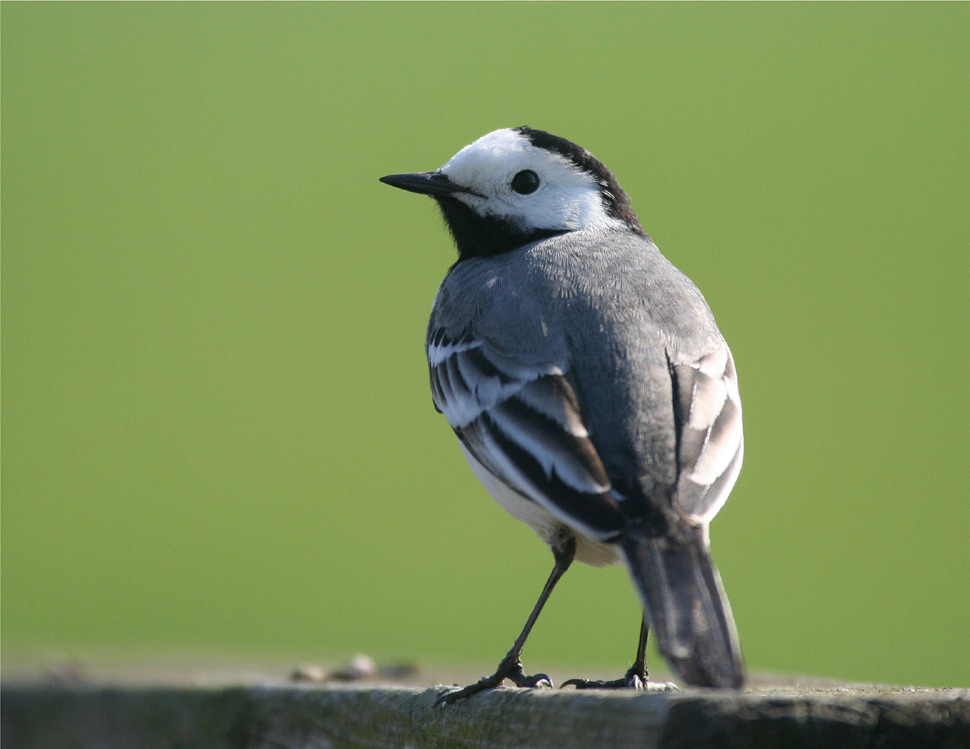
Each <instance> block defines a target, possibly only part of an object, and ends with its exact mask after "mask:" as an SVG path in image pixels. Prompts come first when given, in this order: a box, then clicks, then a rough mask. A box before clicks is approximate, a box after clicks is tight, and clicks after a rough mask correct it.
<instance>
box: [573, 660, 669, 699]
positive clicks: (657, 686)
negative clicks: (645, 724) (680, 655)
mask: <svg viewBox="0 0 970 749" xmlns="http://www.w3.org/2000/svg"><path fill="white" fill-rule="evenodd" d="M562 686H563V687H568V686H573V687H576V689H636V690H637V691H638V692H641V691H644V690H645V691H648V692H676V691H679V689H678V688H677V685H676V684H671V683H670V682H669V681H648V680H647V669H646V667H645V666H644V664H642V663H634V664H633V665H632V666H631V667H630V670H629V671H627V672H626V673H625V674H624V675H623V677H622V678H620V679H613V680H612V681H602V680H598V681H593V680H591V679H569V680H568V681H564V682H563V683H562Z"/></svg>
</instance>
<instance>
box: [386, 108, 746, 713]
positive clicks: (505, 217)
mask: <svg viewBox="0 0 970 749" xmlns="http://www.w3.org/2000/svg"><path fill="white" fill-rule="evenodd" d="M380 181H381V182H383V183H385V184H388V185H391V186H393V187H397V188H400V189H403V190H407V191H410V192H414V193H419V194H423V195H428V196H430V197H431V198H433V199H434V201H435V202H436V203H437V206H438V208H439V209H440V213H441V215H442V217H443V219H444V222H445V224H446V226H447V228H448V229H449V231H450V233H451V235H452V238H453V239H454V243H455V245H456V247H457V250H458V260H457V261H456V262H455V263H454V265H452V266H451V268H450V269H449V271H448V272H447V274H446V276H445V278H444V280H443V281H442V283H441V285H440V287H439V289H438V292H437V294H436V296H435V299H434V304H433V307H432V312H431V317H430V320H429V323H428V328H427V338H426V354H427V359H428V366H429V373H430V380H431V392H432V399H433V402H434V406H435V408H436V409H437V410H438V412H440V413H442V414H443V415H444V417H445V419H447V421H448V424H449V425H450V426H451V428H452V430H453V431H454V433H455V435H456V436H457V438H458V442H459V444H460V446H461V449H462V452H463V453H464V456H465V458H466V459H467V461H468V463H469V465H470V466H471V469H472V471H473V473H474V474H475V476H476V477H477V478H478V480H479V481H480V482H481V484H482V485H483V486H484V487H485V489H486V490H487V491H488V492H489V494H491V496H492V497H493V498H494V499H495V501H496V502H498V504H499V505H501V506H502V507H503V508H504V509H505V510H506V511H508V513H509V514H511V515H512V516H513V517H514V518H516V519H518V520H520V521H523V522H525V523H526V524H527V525H529V526H530V527H531V528H532V529H533V530H534V531H535V533H536V534H537V535H538V536H539V538H540V539H541V540H543V541H544V542H545V543H546V544H548V545H549V547H550V548H551V550H552V553H553V557H554V565H553V569H552V572H551V574H550V575H549V578H548V580H547V581H546V584H545V586H544V587H543V590H542V592H541V594H540V596H539V599H538V600H537V602H536V604H535V606H534V607H533V609H532V611H531V613H530V614H529V617H528V619H527V620H526V623H525V625H524V627H523V628H522V630H521V632H520V633H519V636H518V637H517V638H516V640H515V642H514V643H513V645H512V647H511V648H510V649H509V651H508V653H507V654H506V655H505V657H504V658H503V659H502V660H501V662H500V663H499V666H498V668H497V669H496V671H495V673H494V674H491V675H489V676H485V677H483V678H482V679H481V680H479V681H478V682H476V683H474V684H471V685H469V686H467V687H464V688H462V689H457V690H449V691H447V692H445V693H444V694H443V695H441V696H440V697H439V699H438V702H437V703H436V704H437V705H443V704H452V703H454V702H457V701H459V700H463V699H466V698H468V697H471V696H473V695H475V694H478V693H480V692H482V691H485V690H490V689H492V688H495V687H497V686H500V685H501V684H502V683H503V682H504V681H505V680H509V681H511V682H512V683H513V684H515V685H517V686H519V687H552V680H551V679H550V678H549V677H548V676H547V675H546V674H543V673H539V674H535V675H527V674H526V673H525V671H524V667H523V665H522V661H521V655H522V650H523V646H524V645H525V641H526V639H527V638H528V636H529V633H530V631H531V630H532V627H533V625H534V624H535V621H536V619H537V618H538V616H539V613H540V612H541V610H542V607H543V605H544V604H545V603H546V601H547V599H548V597H549V595H550V593H551V592H552V590H553V588H554V587H555V585H556V583H557V582H558V581H559V579H560V578H561V577H562V576H563V574H564V573H565V572H566V570H567V569H568V568H569V566H570V564H571V563H572V562H573V561H574V560H579V561H581V562H585V563H587V564H591V565H593V566H604V565H612V564H623V565H625V566H626V568H627V570H628V572H629V574H630V577H631V579H632V581H633V585H634V587H635V589H636V591H637V593H638V595H639V599H640V602H641V603H642V609H643V615H642V617H641V622H640V637H639V641H638V644H637V652H636V657H635V659H634V663H633V665H632V666H631V668H630V669H629V670H628V671H627V672H626V674H625V675H624V676H623V677H621V678H619V679H615V680H610V681H591V680H588V679H570V680H569V681H567V682H565V683H564V684H563V685H562V686H567V685H571V686H574V687H577V688H580V689H592V688H623V687H629V688H635V689H643V688H647V686H648V671H647V667H646V660H645V649H646V644H647V638H648V636H649V634H650V633H651V632H652V633H654V634H655V637H656V639H657V643H658V648H659V650H660V653H661V654H662V655H663V656H664V658H665V659H666V661H667V663H668V664H669V666H670V667H671V669H672V671H673V672H675V673H676V674H677V675H679V677H680V678H681V679H682V680H683V682H684V683H686V684H687V685H689V686H696V687H714V688H727V689H739V688H741V687H742V686H743V685H744V682H745V671H744V665H743V659H742V656H741V650H740V646H739V640H738V634H737V630H736V627H735V623H734V618H733V616H732V613H731V608H730V603H729V601H728V598H727V596H726V594H725V591H724V588H723V585H722V583H721V579H720V575H719V573H718V571H717V568H716V567H715V566H714V563H713V561H712V559H711V554H710V532H709V527H710V522H711V520H712V519H713V518H714V516H715V515H716V514H717V513H718V511H719V510H720V509H721V507H722V506H723V505H724V503H725V501H726V500H727V498H728V494H729V493H730V492H731V490H732V488H733V486H734V484H735V481H736V479H737V477H738V473H739V472H740V469H741V462H742V456H743V453H744V438H743V431H742V422H741V400H740V395H739V391H738V379H737V371H736V369H735V365H734V358H733V356H732V354H731V351H730V349H729V348H728V346H727V343H726V342H725V340H724V337H723V336H722V335H721V332H720V331H719V329H718V327H717V324H716V323H715V320H714V316H713V314H712V312H711V310H710V308H709V306H708V304H707V302H706V300H705V298H704V296H703V295H702V294H701V292H700V291H699V290H698V288H697V287H696V286H695V285H694V284H693V282H691V281H690V280H689V279H688V278H687V276H686V275H684V274H683V273H682V272H681V271H680V270H678V269H677V268H675V267H674V265H673V264H672V263H671V262H670V261H669V260H667V259H666V258H665V257H664V256H663V255H662V254H661V253H660V250H659V249H658V248H657V246H656V244H655V243H654V242H653V240H652V239H651V238H650V236H649V235H648V234H647V232H646V231H645V230H644V229H643V226H642V225H641V223H640V220H639V219H638V218H637V215H636V213H635V212H634V210H633V207H632V204H631V201H630V198H629V196H628V195H627V193H626V192H624V190H623V189H622V188H621V187H620V185H619V183H618V181H617V178H616V177H615V176H614V174H613V173H612V172H611V171H610V170H609V169H608V168H607V167H606V166H605V165H604V164H603V163H602V162H601V161H600V160H599V159H597V158H596V157H595V156H593V154H592V153H590V152H589V151H588V150H586V149H584V148H582V147H580V146H578V145H576V144H575V143H573V142H571V141H569V140H566V139H565V138H562V137H559V136H556V135H553V134H551V133H549V132H546V131H544V130H538V129H533V128H530V127H513V128H502V129H499V130H495V131H493V132H490V133H488V134H487V135H484V136H482V137H481V138H479V139H478V140H476V141H474V142H473V143H471V144H470V145H467V146H465V147H464V148H462V149H461V150H460V151H458V153H456V154H455V155H454V156H453V157H452V158H451V159H450V160H448V161H447V163H445V165H444V166H442V167H441V168H439V169H436V170H434V171H430V172H411V173H401V174H391V175H388V176H385V177H382V178H380Z"/></svg>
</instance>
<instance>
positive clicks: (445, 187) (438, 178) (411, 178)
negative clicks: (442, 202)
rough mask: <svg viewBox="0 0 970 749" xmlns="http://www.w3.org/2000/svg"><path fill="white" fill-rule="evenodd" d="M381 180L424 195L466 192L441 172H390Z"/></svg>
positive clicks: (386, 183)
mask: <svg viewBox="0 0 970 749" xmlns="http://www.w3.org/2000/svg"><path fill="white" fill-rule="evenodd" d="M381 182H383V183H384V184H385V185H391V186H392V187H400V188H401V189H402V190H408V191H409V192H418V193H421V194H422V195H451V194H452V193H455V192H466V191H464V190H462V188H461V187H459V186H458V185H456V184H455V183H454V182H452V181H451V180H450V179H448V177H446V176H445V175H444V174H442V173H441V172H415V173H412V174H388V175H387V176H386V177H381Z"/></svg>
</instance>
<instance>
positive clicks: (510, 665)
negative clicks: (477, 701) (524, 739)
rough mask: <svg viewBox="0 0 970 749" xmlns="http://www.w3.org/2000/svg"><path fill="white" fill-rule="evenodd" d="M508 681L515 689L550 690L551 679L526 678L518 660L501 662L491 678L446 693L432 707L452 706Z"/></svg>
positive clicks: (539, 675)
mask: <svg viewBox="0 0 970 749" xmlns="http://www.w3.org/2000/svg"><path fill="white" fill-rule="evenodd" d="M506 679H508V680H509V681H511V682H512V683H513V684H515V685H516V686H517V687H530V688H539V689H551V688H552V679H550V678H549V677H548V676H547V675H546V674H536V675H535V676H527V675H526V674H525V673H523V671H522V661H520V660H519V659H518V658H515V659H508V658H506V659H505V660H503V661H502V662H501V663H500V664H499V666H498V669H497V670H496V671H495V673H494V674H492V675H491V676H483V677H482V678H481V679H479V680H478V681H476V682H475V683H474V684H470V685H469V686H467V687H465V688H464V689H456V690H453V691H448V692H445V693H444V694H442V695H441V696H440V697H438V699H437V700H435V703H434V707H441V706H442V705H452V704H454V703H456V702H458V701H459V700H463V699H465V698H466V697H471V696H472V695H475V694H478V693H479V692H484V691H485V690H486V689H495V687H497V686H500V685H501V684H502V682H503V681H505V680H506Z"/></svg>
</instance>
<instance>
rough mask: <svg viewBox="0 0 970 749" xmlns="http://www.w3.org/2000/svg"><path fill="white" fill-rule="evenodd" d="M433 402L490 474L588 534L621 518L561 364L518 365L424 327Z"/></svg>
mask: <svg viewBox="0 0 970 749" xmlns="http://www.w3.org/2000/svg"><path fill="white" fill-rule="evenodd" d="M428 364H429V366H430V373H431V392H432V396H433V398H434V403H435V407H436V408H437V409H438V410H439V411H441V413H443V414H444V416H445V418H447V419H448V423H449V424H450V425H451V427H452V429H454V430H455V433H456V434H457V435H458V437H459V438H460V439H461V440H462V442H463V443H464V445H465V446H466V448H467V449H468V450H469V451H470V452H471V453H472V454H473V455H474V456H475V457H476V458H477V459H478V460H479V462H481V463H482V465H484V466H485V467H486V468H487V469H488V470H489V471H490V472H491V473H492V474H494V475H495V476H496V477H497V478H499V479H500V480H501V481H503V482H504V483H505V484H506V485H508V486H509V487H511V488H512V489H513V490H515V491H516V492H518V493H519V494H521V495H523V496H525V497H526V498H527V499H529V500H531V501H533V502H536V503H537V504H538V505H540V506H541V507H543V508H544V509H545V510H546V511H548V512H550V513H551V514H552V515H554V516H555V517H558V518H560V519H561V520H563V521H564V522H565V523H567V524H569V525H571V526H573V527H576V528H578V529H580V530H582V531H583V532H585V533H586V534H587V535H589V536H591V537H592V538H596V539H599V540H609V539H611V538H615V537H616V536H617V535H618V533H619V532H620V530H621V529H622V527H623V522H624V521H623V515H622V512H621V511H620V508H619V506H618V505H617V503H616V501H615V499H613V497H612V496H611V495H610V488H611V487H610V481H609V478H608V477H607V475H606V469H605V468H604V467H603V463H602V461H601V460H600V458H599V455H598V454H597V452H596V449H595V448H594V447H593V444H592V442H591V441H590V439H589V432H588V431H587V429H586V425H585V424H584V423H583V419H582V416H581V411H580V406H579V402H578V400H577V398H576V394H575V392H574V391H573V388H572V387H571V386H570V384H569V381H568V380H567V378H566V373H565V372H564V371H563V369H562V368H561V367H559V366H556V365H551V364H550V365H537V364H523V363H522V362H519V361H516V360H514V359H511V358H509V357H507V356H504V355H503V354H502V353H501V352H499V351H498V350H496V349H495V348H494V347H493V346H490V345H489V344H488V343H487V342H486V341H484V340H480V339H477V338H475V337H473V336H471V335H469V334H464V335H460V336H454V337H450V336H448V335H447V334H446V333H445V330H444V329H443V328H438V329H436V330H435V329H433V330H431V331H429V336H428Z"/></svg>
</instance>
